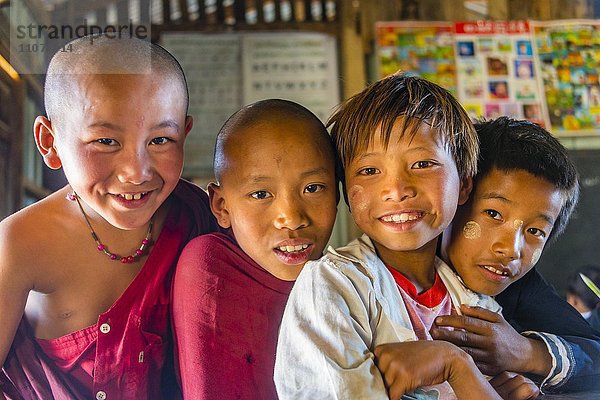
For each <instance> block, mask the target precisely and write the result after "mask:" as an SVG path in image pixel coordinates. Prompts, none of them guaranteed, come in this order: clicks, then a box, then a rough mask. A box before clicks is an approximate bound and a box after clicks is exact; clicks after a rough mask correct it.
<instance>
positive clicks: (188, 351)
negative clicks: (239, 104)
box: [173, 100, 338, 400]
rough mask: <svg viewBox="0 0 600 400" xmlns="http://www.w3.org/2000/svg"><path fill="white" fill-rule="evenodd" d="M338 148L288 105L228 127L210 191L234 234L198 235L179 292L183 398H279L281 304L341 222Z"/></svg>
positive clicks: (280, 103) (183, 261)
mask: <svg viewBox="0 0 600 400" xmlns="http://www.w3.org/2000/svg"><path fill="white" fill-rule="evenodd" d="M334 154H335V152H334V149H333V144H332V143H331V140H330V137H329V135H328V133H327V131H326V130H325V127H324V126H323V124H322V123H321V122H320V121H319V120H318V119H317V117H316V116H314V115H313V114H312V113H311V112H310V111H308V110H307V109H305V108H304V107H302V106H300V105H298V104H296V103H293V102H290V101H285V100H265V101H260V102H258V103H254V104H252V105H250V106H247V107H244V108H243V109H242V110H240V111H238V112H237V113H235V114H234V115H233V116H232V117H231V118H230V119H229V120H228V121H227V122H226V123H225V125H224V126H223V128H221V131H220V132H219V134H218V136H217V143H216V146H215V158H214V160H215V162H214V171H215V176H216V178H217V182H218V183H216V184H211V185H210V186H209V193H210V198H211V209H212V211H213V213H214V214H215V216H216V217H217V220H218V222H219V224H220V225H221V226H222V227H223V228H230V229H231V236H225V235H222V234H212V235H205V236H201V237H198V238H196V239H194V240H193V241H191V242H190V243H189V244H188V246H187V247H186V248H185V249H184V251H183V253H182V255H181V258H180V260H179V263H178V266H177V272H176V274H175V283H174V288H173V318H174V328H175V337H176V344H177V356H178V361H179V365H180V374H181V381H182V386H183V394H184V396H185V398H189V399H215V400H217V399H219V400H220V399H261V400H265V399H277V394H276V392H275V385H274V383H273V366H274V363H275V349H276V342H277V333H278V329H279V323H280V321H281V316H282V314H283V309H284V306H285V303H286V301H287V298H288V294H289V292H290V290H291V288H292V285H293V283H294V280H295V279H296V277H297V276H298V273H299V272H300V270H301V269H302V267H303V266H304V263H305V262H306V261H308V260H315V259H318V258H319V257H321V254H322V252H323V249H324V248H325V245H326V244H327V241H328V240H329V236H330V234H331V230H332V228H333V223H334V220H335V214H336V205H337V195H338V190H337V180H336V177H335V162H334V159H335V156H334ZM314 300H316V299H314Z"/></svg>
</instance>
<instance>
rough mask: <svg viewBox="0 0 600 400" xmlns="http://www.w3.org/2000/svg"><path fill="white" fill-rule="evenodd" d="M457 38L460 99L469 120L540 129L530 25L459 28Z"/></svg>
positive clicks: (470, 24) (508, 23)
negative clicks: (510, 121) (519, 122)
mask: <svg viewBox="0 0 600 400" xmlns="http://www.w3.org/2000/svg"><path fill="white" fill-rule="evenodd" d="M455 34H456V36H455V38H454V39H455V43H456V64H457V69H458V71H457V76H458V98H459V100H460V102H461V103H462V105H463V106H464V107H465V109H466V110H467V112H468V113H469V115H471V117H473V118H480V117H485V118H496V117H498V116H500V115H508V116H511V117H513V118H518V119H528V120H530V121H534V122H536V123H539V124H540V125H542V126H544V125H545V121H544V117H543V109H542V99H541V90H539V88H540V82H539V80H538V79H537V76H536V75H537V74H536V69H535V62H534V53H533V48H532V43H531V34H530V27H529V24H528V22H526V21H477V22H457V23H456V26H455Z"/></svg>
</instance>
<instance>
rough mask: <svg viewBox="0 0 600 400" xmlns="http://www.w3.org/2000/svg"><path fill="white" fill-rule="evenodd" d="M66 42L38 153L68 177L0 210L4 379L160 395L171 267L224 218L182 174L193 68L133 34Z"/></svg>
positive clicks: (32, 385)
mask: <svg viewBox="0 0 600 400" xmlns="http://www.w3.org/2000/svg"><path fill="white" fill-rule="evenodd" d="M69 48H72V51H69V52H62V51H59V52H58V53H56V54H55V56H54V57H53V58H52V60H51V62H50V65H49V67H48V74H47V77H46V85H45V99H44V100H45V106H46V110H47V113H48V116H47V117H43V116H40V117H38V118H37V119H36V120H35V125H34V134H35V140H36V144H37V146H38V149H39V151H40V153H41V154H42V156H43V157H44V162H45V163H46V165H47V166H48V167H50V168H52V169H58V168H61V167H62V168H63V169H64V172H65V175H66V178H67V181H68V182H69V183H68V185H67V186H65V187H64V188H62V189H60V190H58V191H57V192H55V193H53V194H51V195H50V196H48V197H47V198H45V199H43V200H41V201H39V202H38V203H36V204H33V205H31V206H29V207H27V208H25V209H24V210H22V211H19V212H17V213H16V214H14V215H13V216H11V217H9V218H7V219H5V220H4V221H2V223H1V224H0V310H2V314H1V315H2V319H1V322H2V323H0V360H2V362H3V374H2V376H1V378H2V379H1V381H2V391H4V392H5V393H6V394H7V395H8V396H9V397H10V398H25V399H52V398H55V399H92V398H94V399H152V398H156V399H162V398H165V397H169V396H170V395H172V394H173V393H171V392H169V391H168V384H167V382H166V381H165V380H163V379H161V376H162V377H163V378H164V377H165V376H166V375H168V374H166V373H165V371H164V370H168V371H167V372H171V376H172V366H171V365H168V364H166V361H165V357H166V355H167V351H168V348H169V345H170V343H171V342H170V335H169V332H170V329H169V299H170V287H171V280H172V273H173V267H174V265H175V262H176V260H177V258H178V256H179V253H180V251H181V249H182V248H183V246H184V245H185V244H186V243H187V241H188V240H189V239H190V238H191V237H193V236H195V235H197V234H199V233H207V232H210V231H214V230H215V229H216V225H215V224H214V221H213V219H212V218H211V215H210V211H209V208H208V198H207V196H206V194H205V193H204V192H203V191H201V190H199V189H198V188H196V187H194V186H192V185H191V184H189V183H186V182H184V181H181V180H180V174H181V170H182V165H183V144H184V141H185V138H186V135H187V134H188V132H189V131H190V129H191V128H192V119H191V117H189V116H187V117H186V111H187V104H188V97H187V86H186V82H185V78H184V75H183V71H182V70H181V67H180V66H179V64H178V63H177V62H176V60H175V59H174V58H173V57H172V56H171V55H170V54H169V53H168V52H166V51H165V50H164V49H162V48H161V47H159V46H156V45H152V44H150V43H148V42H144V41H141V40H138V39H110V38H107V37H94V40H93V42H91V41H90V40H89V38H82V39H79V40H76V41H74V42H72V43H71V44H70V45H69ZM15 333H16V335H15ZM13 339H14V342H13ZM167 366H168V367H169V368H166V367H167ZM161 389H164V393H161ZM1 397H3V396H1V395H0V398H1Z"/></svg>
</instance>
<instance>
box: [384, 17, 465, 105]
mask: <svg viewBox="0 0 600 400" xmlns="http://www.w3.org/2000/svg"><path fill="white" fill-rule="evenodd" d="M375 32H376V34H375V37H376V40H377V49H378V50H377V58H378V60H377V66H378V73H377V74H378V78H383V77H384V76H387V75H390V74H393V73H394V72H396V71H398V70H402V71H408V72H414V73H418V74H419V75H420V76H422V77H424V78H426V79H428V80H430V81H432V82H435V83H437V84H438V85H440V86H443V87H445V88H446V89H448V90H449V91H451V92H452V93H453V94H456V64H455V62H454V39H453V33H452V32H453V25H452V23H449V22H378V23H376V25H375Z"/></svg>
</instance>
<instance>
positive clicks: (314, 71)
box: [242, 33, 340, 122]
mask: <svg viewBox="0 0 600 400" xmlns="http://www.w3.org/2000/svg"><path fill="white" fill-rule="evenodd" d="M336 54H337V53H336V44H335V38H333V37H331V36H327V35H323V34H320V33H268V34H254V35H245V36H243V37H242V64H243V85H244V90H243V103H244V104H249V103H252V102H255V101H258V100H262V99H267V98H281V99H286V100H292V101H295V102H297V103H300V104H302V105H303V106H305V107H306V108H308V109H309V110H311V111H312V112H313V113H315V114H316V115H317V116H318V117H319V118H320V119H321V120H322V121H323V122H325V121H326V120H327V118H328V117H329V116H330V115H331V113H332V111H333V109H334V108H335V107H336V106H337V105H338V103H339V101H340V95H339V82H338V68H337V55H336Z"/></svg>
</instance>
